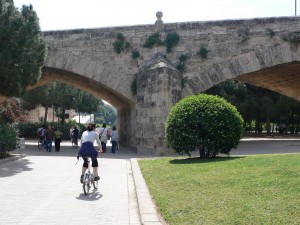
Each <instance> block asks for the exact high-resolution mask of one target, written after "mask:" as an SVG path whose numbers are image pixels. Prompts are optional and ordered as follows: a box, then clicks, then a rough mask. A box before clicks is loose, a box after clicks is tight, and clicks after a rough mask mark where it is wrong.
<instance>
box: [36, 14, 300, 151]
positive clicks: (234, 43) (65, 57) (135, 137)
mask: <svg viewBox="0 0 300 225" xmlns="http://www.w3.org/2000/svg"><path fill="white" fill-rule="evenodd" d="M154 34H159V35H160V40H162V41H163V40H165V38H166V37H167V36H168V35H170V36H171V37H174V36H176V35H178V36H179V42H178V43H177V45H175V46H173V48H171V51H167V49H166V46H164V45H154V46H153V47H151V48H147V47H144V46H145V43H146V42H147V41H149V40H152V39H151V38H153V36H154ZM43 36H44V39H45V40H46V41H47V43H48V57H47V60H46V63H45V67H44V68H43V74H42V78H41V80H40V83H39V85H41V84H44V83H47V82H51V81H54V80H56V81H60V82H65V83H68V84H71V85H73V86H75V87H77V88H80V89H83V90H86V91H88V92H90V93H92V94H94V95H95V96H97V97H99V98H101V99H104V100H105V101H107V102H109V103H111V104H112V105H113V106H115V107H116V108H117V110H118V117H119V120H118V121H119V123H118V129H119V134H120V142H121V144H123V145H127V146H131V147H135V148H136V149H137V151H138V152H140V153H148V154H160V155H162V154H168V152H169V151H171V150H170V149H167V148H166V145H165V143H164V128H165V121H166V118H167V115H168V113H169V111H170V109H171V107H172V106H173V105H174V104H175V103H177V102H178V101H179V100H180V99H181V98H183V97H185V96H188V95H192V94H197V93H200V92H202V91H205V90H206V89H208V88H210V87H212V86H214V85H217V84H219V83H221V82H223V81H226V80H228V79H237V80H240V81H243V82H247V83H251V84H254V85H257V86H261V87H264V88H268V89H270V90H273V91H276V92H279V93H281V94H284V95H287V96H289V97H292V98H294V99H297V100H300V88H299V85H300V74H299V71H300V54H299V53H300V48H299V43H300V18H298V17H284V18H262V19H252V20H226V21H210V22H184V23H170V24H164V23H163V22H162V21H161V17H159V16H158V20H157V21H156V22H155V24H153V25H139V26H127V27H107V28H99V29H78V30H62V31H47V32H43ZM118 37H119V38H118ZM165 43H166V42H165ZM117 44H119V45H117ZM114 45H115V46H116V47H119V48H114ZM116 50H119V51H121V52H120V53H117V52H116ZM199 52H202V53H199ZM206 53H207V54H206ZM183 58H186V61H183V60H182V59H183ZM180 62H181V65H182V64H184V69H183V67H182V66H181V69H179V68H180V67H178V65H179V64H180Z"/></svg>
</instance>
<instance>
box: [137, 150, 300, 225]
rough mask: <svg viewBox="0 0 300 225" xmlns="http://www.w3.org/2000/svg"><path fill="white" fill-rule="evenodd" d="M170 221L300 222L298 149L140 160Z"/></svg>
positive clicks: (161, 209)
mask: <svg viewBox="0 0 300 225" xmlns="http://www.w3.org/2000/svg"><path fill="white" fill-rule="evenodd" d="M139 165H140V168H141V170H142V173H143V176H144V178H145V180H146V183H147V185H148V188H149V190H150V193H151V195H152V196H153V198H154V200H155V202H156V205H157V207H158V210H159V212H160V213H161V215H162V217H163V218H164V219H165V220H166V222H167V223H168V224H169V225H175V224H180V225H185V224H188V225H193V224H197V225H198V224H199V225H200V224H205V225H209V224H214V225H215V224H226V225H230V224H247V225H248V224H272V225H273V224H280V225H281V224H300V213H299V212H300V154H280V155H257V156H245V157H223V158H221V157H220V158H216V159H214V160H204V159H199V158H190V159H186V158H161V159H152V160H149V159H145V160H139Z"/></svg>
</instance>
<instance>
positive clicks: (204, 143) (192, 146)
mask: <svg viewBox="0 0 300 225" xmlns="http://www.w3.org/2000/svg"><path fill="white" fill-rule="evenodd" d="M242 134H243V119H242V117H241V115H240V114H239V112H238V111H237V109H236V107H235V106H233V105H231V104H230V103H229V102H227V101H226V100H225V99H223V98H221V97H218V96H213V95H207V94H199V95H193V96H189V97H187V98H184V99H182V100H181V101H180V102H178V103H177V104H176V105H175V106H173V108H172V109H171V112H170V114H169V115H168V118H167V123H166V130H165V136H166V141H167V143H168V145H169V146H170V147H172V148H173V149H174V150H175V151H176V153H178V154H180V155H184V154H187V155H189V156H191V152H192V151H195V150H199V153H200V157H201V158H209V157H215V156H216V155H217V154H218V153H225V154H229V152H230V151H231V149H232V148H235V147H236V146H237V145H238V143H239V141H240V139H241V137H242Z"/></svg>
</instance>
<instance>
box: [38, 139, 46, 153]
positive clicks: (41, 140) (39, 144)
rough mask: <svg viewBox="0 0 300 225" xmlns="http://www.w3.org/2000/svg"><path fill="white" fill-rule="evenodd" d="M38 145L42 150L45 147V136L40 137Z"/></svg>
mask: <svg viewBox="0 0 300 225" xmlns="http://www.w3.org/2000/svg"><path fill="white" fill-rule="evenodd" d="M37 147H38V149H40V150H41V149H43V148H45V145H44V138H43V137H39V139H38V144H37Z"/></svg>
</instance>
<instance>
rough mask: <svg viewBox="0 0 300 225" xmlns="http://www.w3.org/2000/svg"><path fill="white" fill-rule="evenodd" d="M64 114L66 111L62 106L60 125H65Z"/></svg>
mask: <svg viewBox="0 0 300 225" xmlns="http://www.w3.org/2000/svg"><path fill="white" fill-rule="evenodd" d="M65 113H66V109H65V107H64V106H63V107H62V109H61V124H65Z"/></svg>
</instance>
